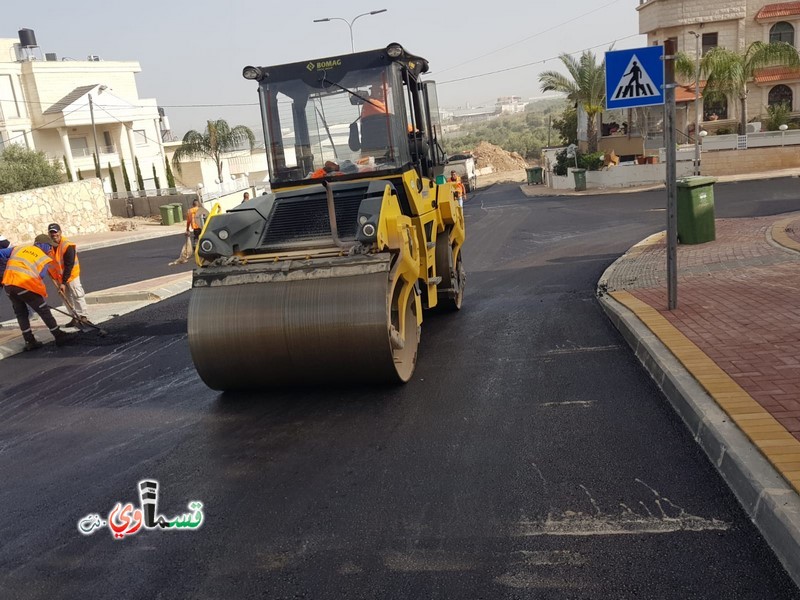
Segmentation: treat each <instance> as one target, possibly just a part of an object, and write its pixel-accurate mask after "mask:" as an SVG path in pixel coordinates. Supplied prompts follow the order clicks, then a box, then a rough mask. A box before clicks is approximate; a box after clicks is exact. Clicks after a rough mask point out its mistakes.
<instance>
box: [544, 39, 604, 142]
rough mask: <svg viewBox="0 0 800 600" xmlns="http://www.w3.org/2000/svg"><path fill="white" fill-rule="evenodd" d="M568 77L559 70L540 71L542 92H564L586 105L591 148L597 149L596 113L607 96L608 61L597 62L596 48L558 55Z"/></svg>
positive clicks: (571, 98) (600, 109)
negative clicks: (606, 73) (579, 52)
mask: <svg viewBox="0 0 800 600" xmlns="http://www.w3.org/2000/svg"><path fill="white" fill-rule="evenodd" d="M558 58H559V59H560V60H561V62H562V63H563V64H564V67H566V69H567V72H568V73H569V77H567V76H566V75H563V74H562V73H559V72H558V71H545V72H543V73H540V74H539V84H540V85H541V86H542V91H543V92H562V93H564V94H566V95H567V98H568V99H569V100H571V101H572V102H574V103H576V104H579V105H581V106H582V107H583V110H584V111H585V112H586V116H587V117H588V121H589V123H588V131H587V133H588V136H589V152H596V151H597V115H599V114H600V113H601V112H603V108H604V104H605V99H606V79H605V70H606V61H605V59H603V61H602V62H601V63H600V64H597V58H596V57H595V55H594V52H591V51H589V50H586V51H584V52H583V53H582V54H581V56H580V58H575V57H574V56H572V55H570V54H562V55H561V56H559V57H558Z"/></svg>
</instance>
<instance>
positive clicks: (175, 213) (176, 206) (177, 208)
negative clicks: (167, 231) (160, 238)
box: [170, 202, 183, 223]
mask: <svg viewBox="0 0 800 600" xmlns="http://www.w3.org/2000/svg"><path fill="white" fill-rule="evenodd" d="M170 206H171V207H172V217H173V218H174V219H175V222H176V223H180V222H181V221H183V205H182V204H181V203H180V202H173V203H172V204H170Z"/></svg>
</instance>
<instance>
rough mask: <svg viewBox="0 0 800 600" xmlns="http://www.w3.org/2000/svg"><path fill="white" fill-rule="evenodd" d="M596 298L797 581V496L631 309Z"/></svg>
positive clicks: (799, 554)
mask: <svg viewBox="0 0 800 600" xmlns="http://www.w3.org/2000/svg"><path fill="white" fill-rule="evenodd" d="M613 267H614V265H611V267H609V269H613ZM610 274H611V273H610V272H609V271H608V270H607V271H606V273H604V274H603V277H601V279H600V281H601V282H602V281H606V282H607V281H608V278H609V277H610ZM598 300H599V302H600V305H601V307H602V308H603V310H604V312H605V313H606V315H607V316H608V317H609V319H610V320H611V322H612V323H613V324H614V326H615V327H616V328H617V329H618V330H619V331H620V333H621V334H622V336H623V338H624V339H625V341H626V342H627V343H628V344H629V345H630V346H631V348H632V349H633V350H634V353H635V355H636V357H637V358H638V359H639V361H640V362H641V363H642V365H643V366H644V367H645V369H646V370H647V372H648V373H649V374H650V376H651V377H652V378H653V380H654V381H655V382H656V384H657V385H658V386H659V388H660V389H661V390H662V392H663V393H664V395H665V396H666V397H667V399H668V400H669V401H670V403H671V404H672V406H673V407H674V408H675V410H676V412H677V413H678V414H679V415H680V416H681V418H682V419H683V421H684V422H685V423H686V425H687V427H688V428H689V431H690V432H691V433H692V435H693V437H694V439H695V440H696V441H697V443H698V444H699V445H700V447H701V448H702V449H703V451H704V452H705V453H706V455H707V456H708V457H709V459H710V460H711V462H712V463H713V464H714V466H715V467H716V468H717V470H718V471H719V472H720V474H721V475H722V477H723V479H724V480H725V481H726V483H727V484H728V486H729V487H730V488H731V490H733V492H734V494H735V495H736V497H737V499H738V500H739V502H740V504H741V505H742V507H743V508H744V509H745V511H746V512H747V514H748V516H749V517H750V519H751V520H752V521H753V523H755V525H756V527H757V528H758V529H759V531H760V532H761V534H762V535H763V536H764V538H765V539H766V541H767V543H768V544H769V545H770V546H771V547H772V549H773V551H774V552H775V554H776V555H777V556H778V559H779V560H780V561H781V563H782V564H783V566H784V568H785V569H786V570H787V572H788V573H789V575H790V576H791V577H792V579H793V580H794V581H795V583H797V584H798V585H800V496H798V494H797V493H796V492H795V490H794V489H793V488H792V487H791V486H790V485H789V484H788V482H787V481H786V480H785V479H784V478H783V477H782V476H781V475H780V473H778V472H777V471H776V470H775V468H774V467H773V466H772V465H771V464H770V463H769V461H768V460H767V459H766V458H765V457H764V456H763V455H762V454H761V452H760V451H759V450H758V448H756V447H755V446H753V444H752V443H751V442H750V440H749V439H748V438H747V436H746V435H745V434H744V433H743V432H742V431H741V429H739V427H738V426H737V425H736V424H735V423H734V422H733V421H732V420H731V419H730V417H729V416H728V415H727V414H726V413H725V411H724V410H722V409H721V408H720V407H719V405H718V404H717V403H716V402H715V401H714V399H713V398H712V397H711V396H709V395H708V394H707V393H706V392H705V390H704V389H703V388H702V387H701V386H700V384H699V383H698V382H697V381H696V380H695V378H694V377H693V376H692V375H691V374H690V373H689V372H688V371H687V370H686V369H685V368H684V367H683V365H682V364H681V363H680V362H679V361H678V360H677V359H676V358H675V356H674V355H673V354H672V352H671V351H670V350H669V349H668V348H667V347H666V346H665V345H664V344H663V343H662V342H661V340H660V339H659V338H658V337H657V336H656V335H655V334H653V333H652V332H651V331H650V329H648V328H647V327H646V326H645V325H644V323H642V322H641V321H640V320H639V319H638V317H637V316H636V315H635V314H634V313H633V312H631V311H630V310H629V309H628V308H626V307H624V306H623V305H622V304H620V303H619V302H617V301H616V300H614V299H613V298H611V297H610V296H608V295H607V294H605V292H604V290H602V289H601V288H600V287H598Z"/></svg>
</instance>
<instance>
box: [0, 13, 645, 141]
mask: <svg viewBox="0 0 800 600" xmlns="http://www.w3.org/2000/svg"><path fill="white" fill-rule="evenodd" d="M638 4H639V0H571V1H570V2H565V3H564V4H560V3H555V4H551V2H543V1H542V0H538V1H536V2H534V1H530V0H528V1H525V0H505V1H504V2H502V3H500V4H494V3H493V2H478V1H477V0H463V1H462V2H432V1H431V0H409V1H407V2H405V3H395V4H392V3H389V2H386V0H340V1H339V2H337V3H335V5H334V4H333V3H329V4H328V5H327V7H326V6H324V5H322V3H314V4H313V5H312V3H299V2H298V3H294V2H281V1H280V0H273V1H271V2H269V1H266V2H265V1H261V2H248V1H244V0H226V1H225V2H217V3H213V4H211V3H204V2H197V1H196V0H192V1H187V0H168V1H164V0H161V1H158V2H156V1H153V0H139V1H138V2H133V3H131V2H125V3H116V2H114V3H110V2H109V3H105V4H104V5H101V4H98V3H91V2H86V3H65V2H63V0H59V1H55V0H40V1H38V2H36V3H23V2H14V3H6V5H5V6H3V8H2V9H0V12H1V13H2V16H3V19H2V21H3V25H4V26H3V28H0V37H3V38H16V37H17V31H18V30H19V29H21V28H29V29H33V30H34V32H35V33H36V39H37V43H38V44H39V46H40V47H41V50H42V52H43V53H44V52H55V53H56V54H57V55H58V57H59V59H61V58H62V57H72V58H75V59H82V60H83V59H85V58H86V57H87V56H89V55H92V54H93V55H98V56H100V57H101V58H102V59H105V60H135V61H138V62H139V63H140V64H141V67H142V72H141V73H139V74H138V75H137V76H136V78H137V85H138V88H139V96H140V97H141V98H155V99H156V100H157V101H158V104H159V106H162V107H164V108H165V110H166V113H167V116H168V117H169V120H170V125H171V127H172V129H173V131H174V133H175V134H176V135H178V136H179V137H180V136H182V135H183V133H185V132H186V131H187V130H189V129H198V130H202V129H203V128H204V126H205V122H206V121H207V120H208V119H220V118H222V119H225V120H227V121H228V122H229V123H230V124H231V125H247V126H249V127H251V128H253V129H254V130H255V131H260V129H261V126H260V118H259V114H258V108H257V106H236V105H242V104H244V105H248V104H257V102H258V99H257V92H256V88H257V85H256V84H255V83H254V82H252V81H247V80H245V79H243V78H242V75H241V73H242V68H243V67H244V66H245V65H258V66H267V65H277V64H283V63H290V62H297V61H301V60H307V59H312V58H325V57H329V56H336V55H340V54H345V53H348V52H350V28H349V27H348V24H347V22H346V21H351V20H352V19H353V18H354V17H356V16H357V15H360V14H362V13H367V12H369V11H372V10H378V9H382V8H386V9H387V11H386V12H385V13H382V14H377V15H369V16H363V17H360V18H358V19H357V20H356V21H355V22H354V23H353V25H352V32H353V41H354V45H355V49H356V51H360V50H370V49H375V48H382V47H385V46H386V45H387V44H389V43H390V42H399V43H400V44H402V45H403V46H404V47H405V48H406V49H407V50H408V51H409V52H411V53H413V54H416V55H418V56H422V57H424V58H426V59H427V60H428V61H429V64H430V69H431V72H430V75H429V77H428V79H433V80H435V81H436V82H437V84H438V85H437V87H438V91H439V103H440V104H441V105H442V106H443V107H447V108H458V107H465V106H468V105H469V106H478V105H481V104H492V103H494V100H495V99H496V98H497V97H498V96H510V95H517V96H522V97H523V98H526V99H527V98H536V97H541V96H542V95H543V94H542V92H541V89H540V87H539V84H538V75H539V73H540V72H542V71H547V70H560V71H563V69H562V67H561V63H560V61H559V60H558V58H557V57H558V55H559V54H561V53H579V52H580V51H582V50H584V49H592V50H593V51H594V52H596V53H599V54H602V53H603V52H605V51H606V50H608V49H609V47H610V46H611V44H614V49H617V50H619V49H623V48H636V47H639V46H645V45H646V39H645V37H644V36H639V35H637V34H638V13H637V12H636V7H637V6H638ZM325 17H338V18H340V19H344V20H334V21H330V22H325V23H314V22H313V21H314V19H321V18H325ZM198 105H199V106H198Z"/></svg>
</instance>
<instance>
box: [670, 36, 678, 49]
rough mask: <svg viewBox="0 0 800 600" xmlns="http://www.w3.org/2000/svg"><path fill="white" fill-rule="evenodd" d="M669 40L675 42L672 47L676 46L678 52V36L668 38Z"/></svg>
mask: <svg viewBox="0 0 800 600" xmlns="http://www.w3.org/2000/svg"><path fill="white" fill-rule="evenodd" d="M667 42H672V43H673V46H672V47H673V48H675V51H676V52H677V50H678V38H676V37H671V38H667Z"/></svg>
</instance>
